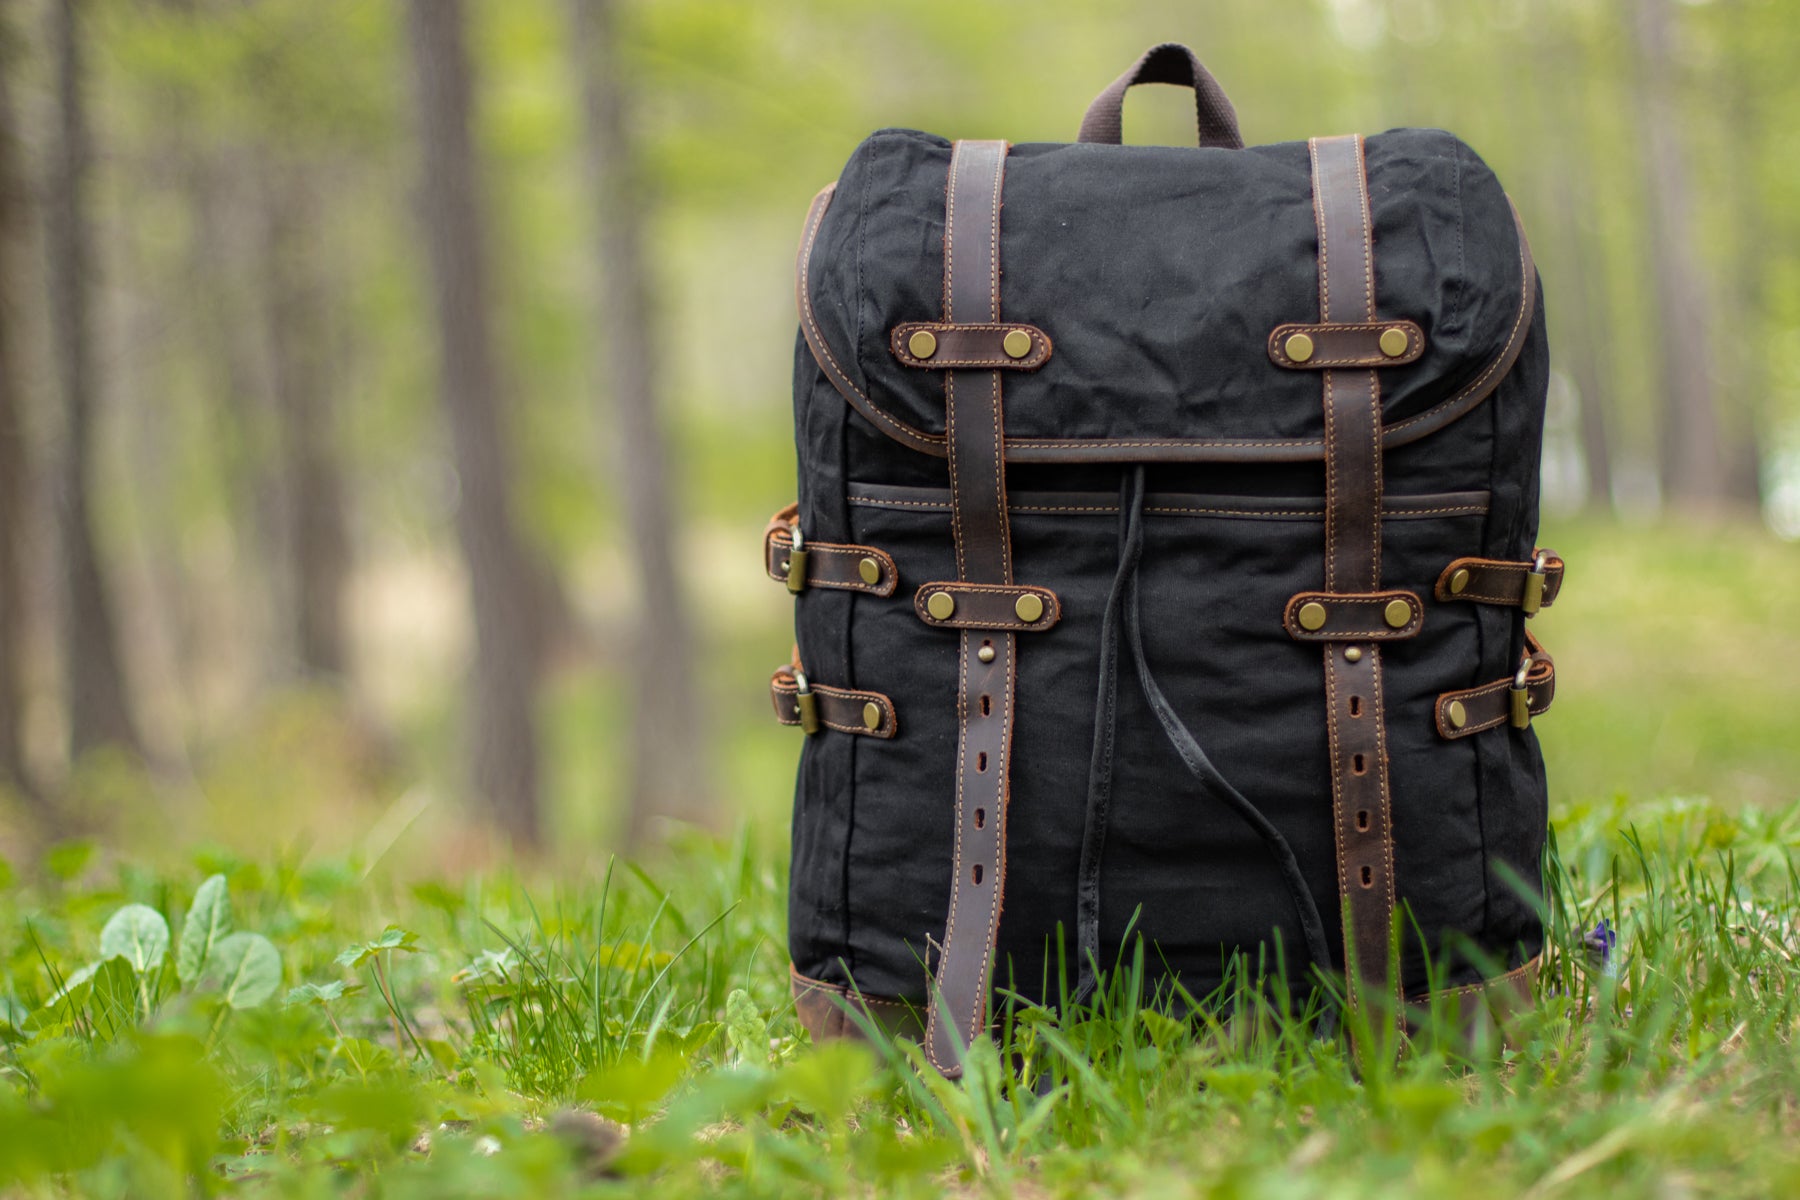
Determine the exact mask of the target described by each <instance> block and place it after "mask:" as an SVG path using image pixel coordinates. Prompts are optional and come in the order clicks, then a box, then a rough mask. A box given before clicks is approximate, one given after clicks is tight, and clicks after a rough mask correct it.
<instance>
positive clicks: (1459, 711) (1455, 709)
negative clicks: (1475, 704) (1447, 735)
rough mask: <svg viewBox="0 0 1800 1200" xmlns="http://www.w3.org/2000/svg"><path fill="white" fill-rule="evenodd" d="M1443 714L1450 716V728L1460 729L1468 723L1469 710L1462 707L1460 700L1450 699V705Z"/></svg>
mask: <svg viewBox="0 0 1800 1200" xmlns="http://www.w3.org/2000/svg"><path fill="white" fill-rule="evenodd" d="M1444 715H1445V716H1446V717H1449V718H1450V728H1452V729H1461V728H1462V727H1463V726H1464V725H1467V724H1468V723H1469V710H1468V709H1466V708H1464V707H1463V702H1462V701H1461V700H1452V701H1451V702H1450V707H1449V708H1447V709H1445V710H1444Z"/></svg>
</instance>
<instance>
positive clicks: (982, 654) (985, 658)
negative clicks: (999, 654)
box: [975, 646, 994, 662]
mask: <svg viewBox="0 0 1800 1200" xmlns="http://www.w3.org/2000/svg"><path fill="white" fill-rule="evenodd" d="M975 657H976V658H979V659H980V660H981V661H982V662H993V661H994V648H993V647H992V646H983V647H982V648H981V649H979V650H977V651H976V652H975Z"/></svg>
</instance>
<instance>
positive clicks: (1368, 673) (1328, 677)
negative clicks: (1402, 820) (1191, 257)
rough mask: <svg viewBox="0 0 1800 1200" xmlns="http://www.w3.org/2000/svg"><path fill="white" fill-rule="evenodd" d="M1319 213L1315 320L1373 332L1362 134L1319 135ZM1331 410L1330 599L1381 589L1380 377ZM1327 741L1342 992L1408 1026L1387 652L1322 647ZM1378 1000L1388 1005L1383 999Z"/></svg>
mask: <svg viewBox="0 0 1800 1200" xmlns="http://www.w3.org/2000/svg"><path fill="white" fill-rule="evenodd" d="M1309 148H1310V151H1311V156H1312V172H1313V216H1314V219H1315V222H1316V224H1317V226H1318V232H1319V318H1320V320H1321V321H1325V322H1332V323H1365V322H1371V321H1374V320H1375V319H1376V315H1375V257H1374V233H1373V229H1372V227H1371V226H1372V222H1371V220H1370V217H1369V183H1368V176H1367V173H1366V169H1365V166H1364V162H1363V141H1362V138H1361V137H1360V136H1358V135H1352V136H1348V137H1332V138H1314V139H1313V140H1312V141H1311V142H1310V143H1309ZM1321 379H1322V386H1323V390H1324V404H1325V591H1326V592H1327V593H1332V594H1346V593H1362V594H1368V593H1375V592H1379V591H1380V590H1381V387H1380V383H1379V380H1378V377H1377V374H1376V372H1375V371H1374V370H1373V369H1368V368H1358V369H1348V370H1340V369H1335V368H1334V369H1330V370H1326V371H1324V372H1323V373H1322V375H1321ZM1325 703H1326V734H1327V741H1328V744H1329V746H1330V770H1331V802H1332V820H1333V825H1334V828H1335V831H1336V843H1337V869H1338V896H1339V899H1340V901H1341V902H1342V912H1341V919H1342V922H1343V929H1344V952H1345V974H1346V985H1347V986H1346V991H1347V993H1348V995H1349V998H1350V1007H1351V1010H1352V1012H1356V1011H1358V1010H1359V1009H1361V1008H1362V1007H1363V1006H1364V1005H1366V1004H1369V1003H1370V1002H1371V1001H1373V1002H1374V1003H1376V1004H1381V1003H1385V1004H1386V1005H1387V1008H1386V1011H1385V1012H1382V1013H1379V1014H1371V1018H1372V1019H1371V1022H1370V1023H1371V1025H1374V1024H1376V1023H1377V1022H1378V1021H1382V1020H1392V1021H1398V1020H1400V1017H1401V1007H1400V996H1399V984H1400V979H1399V972H1398V970H1395V969H1393V967H1394V964H1393V963H1392V961H1391V960H1392V957H1393V955H1392V953H1391V951H1390V931H1391V929H1392V926H1393V914H1394V834H1393V824H1392V820H1393V813H1392V799H1391V794H1390V791H1389V784H1388V756H1387V734H1386V713H1385V706H1384V705H1383V702H1382V693H1381V646H1380V644H1379V643H1378V642H1376V641H1374V640H1368V641H1352V642H1333V643H1330V644H1327V645H1326V647H1325ZM1382 997H1386V1000H1385V1001H1383V1000H1382V999H1380V998H1382Z"/></svg>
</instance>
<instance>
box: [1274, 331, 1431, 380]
mask: <svg viewBox="0 0 1800 1200" xmlns="http://www.w3.org/2000/svg"><path fill="white" fill-rule="evenodd" d="M1389 333H1393V334H1397V335H1398V338H1396V339H1389V340H1388V341H1386V342H1384V341H1383V338H1384V337H1386V335H1388V334H1389ZM1296 335H1298V336H1300V337H1302V338H1304V339H1305V340H1304V341H1300V342H1294V341H1292V340H1291V339H1293V338H1294V337H1296ZM1390 347H1392V348H1393V349H1394V353H1392V354H1389V353H1388V350H1389V348H1390ZM1423 353H1425V331H1424V330H1422V329H1420V328H1419V327H1418V326H1417V325H1415V324H1413V323H1412V322H1411V321H1357V322H1349V323H1343V324H1334V323H1331V322H1327V321H1314V322H1311V323H1307V322H1304V321H1290V322H1288V323H1287V324H1285V325H1277V326H1276V327H1275V330H1274V332H1272V333H1270V334H1269V359H1270V361H1271V362H1273V363H1274V364H1275V365H1276V366H1278V367H1286V368H1287V369H1288V370H1290V371H1323V370H1325V369H1327V368H1329V367H1404V366H1405V365H1406V364H1407V363H1410V362H1417V361H1418V358H1419V356H1420V355H1421V354H1423ZM1296 354H1299V355H1302V357H1298V358H1296V357H1295V355H1296Z"/></svg>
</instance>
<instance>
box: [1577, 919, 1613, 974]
mask: <svg viewBox="0 0 1800 1200" xmlns="http://www.w3.org/2000/svg"><path fill="white" fill-rule="evenodd" d="M1618 942H1619V933H1618V931H1617V930H1615V929H1614V928H1613V927H1612V925H1611V924H1610V923H1609V922H1608V921H1607V920H1606V919H1605V918H1604V917H1602V918H1601V919H1600V923H1599V924H1598V925H1596V926H1594V928H1593V929H1591V930H1590V931H1588V932H1587V933H1586V934H1583V935H1582V938H1581V944H1582V946H1583V947H1585V948H1586V950H1587V957H1588V965H1589V966H1591V967H1593V968H1594V969H1595V970H1596V971H1605V970H1607V969H1608V968H1609V967H1611V965H1612V952H1613V947H1614V946H1616V945H1618Z"/></svg>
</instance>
